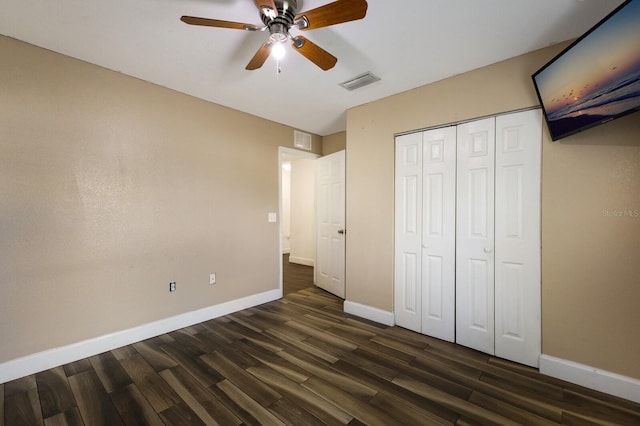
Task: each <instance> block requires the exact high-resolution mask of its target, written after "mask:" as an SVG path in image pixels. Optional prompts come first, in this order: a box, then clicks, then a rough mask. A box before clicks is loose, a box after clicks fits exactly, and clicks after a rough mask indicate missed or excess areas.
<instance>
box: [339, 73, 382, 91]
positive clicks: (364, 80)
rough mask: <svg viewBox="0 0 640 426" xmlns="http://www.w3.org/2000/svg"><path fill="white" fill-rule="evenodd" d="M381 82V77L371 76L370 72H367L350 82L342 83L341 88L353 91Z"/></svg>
mask: <svg viewBox="0 0 640 426" xmlns="http://www.w3.org/2000/svg"><path fill="white" fill-rule="evenodd" d="M379 80H380V77H378V76H375V75H373V74H371V73H370V72H369V71H367V72H365V73H364V74H360V75H358V76H355V77H353V78H352V79H350V80H347V81H343V82H342V83H340V86H342V87H344V88H345V89H347V90H349V91H351V90H356V89H359V88H361V87H364V86H367V85H369V84H371V83H375V82H376V81H379Z"/></svg>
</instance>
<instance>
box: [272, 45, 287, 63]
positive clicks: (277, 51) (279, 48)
mask: <svg viewBox="0 0 640 426" xmlns="http://www.w3.org/2000/svg"><path fill="white" fill-rule="evenodd" d="M284 54H285V50H284V44H283V43H274V44H273V47H272V48H271V55H272V56H273V57H274V58H276V59H277V60H280V59H282V58H284Z"/></svg>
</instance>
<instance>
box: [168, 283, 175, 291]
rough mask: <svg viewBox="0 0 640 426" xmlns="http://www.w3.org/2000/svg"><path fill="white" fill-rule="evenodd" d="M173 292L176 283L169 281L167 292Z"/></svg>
mask: <svg viewBox="0 0 640 426" xmlns="http://www.w3.org/2000/svg"><path fill="white" fill-rule="evenodd" d="M174 291H176V282H175V281H171V282H170V283H169V292H170V293H173V292H174Z"/></svg>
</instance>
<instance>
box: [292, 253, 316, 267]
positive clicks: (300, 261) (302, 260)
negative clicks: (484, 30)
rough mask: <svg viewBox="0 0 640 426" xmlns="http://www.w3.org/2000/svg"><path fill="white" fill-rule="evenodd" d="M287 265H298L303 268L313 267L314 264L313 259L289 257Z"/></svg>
mask: <svg viewBox="0 0 640 426" xmlns="http://www.w3.org/2000/svg"><path fill="white" fill-rule="evenodd" d="M289 263H297V264H299V265H305V266H315V263H316V262H315V260H313V259H307V258H304V257H295V256H291V255H289Z"/></svg>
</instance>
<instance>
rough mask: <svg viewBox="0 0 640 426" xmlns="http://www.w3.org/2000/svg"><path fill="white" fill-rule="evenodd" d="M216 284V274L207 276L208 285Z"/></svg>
mask: <svg viewBox="0 0 640 426" xmlns="http://www.w3.org/2000/svg"><path fill="white" fill-rule="evenodd" d="M215 283H216V273H215V272H212V273H210V274H209V284H212V285H213V284H215Z"/></svg>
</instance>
